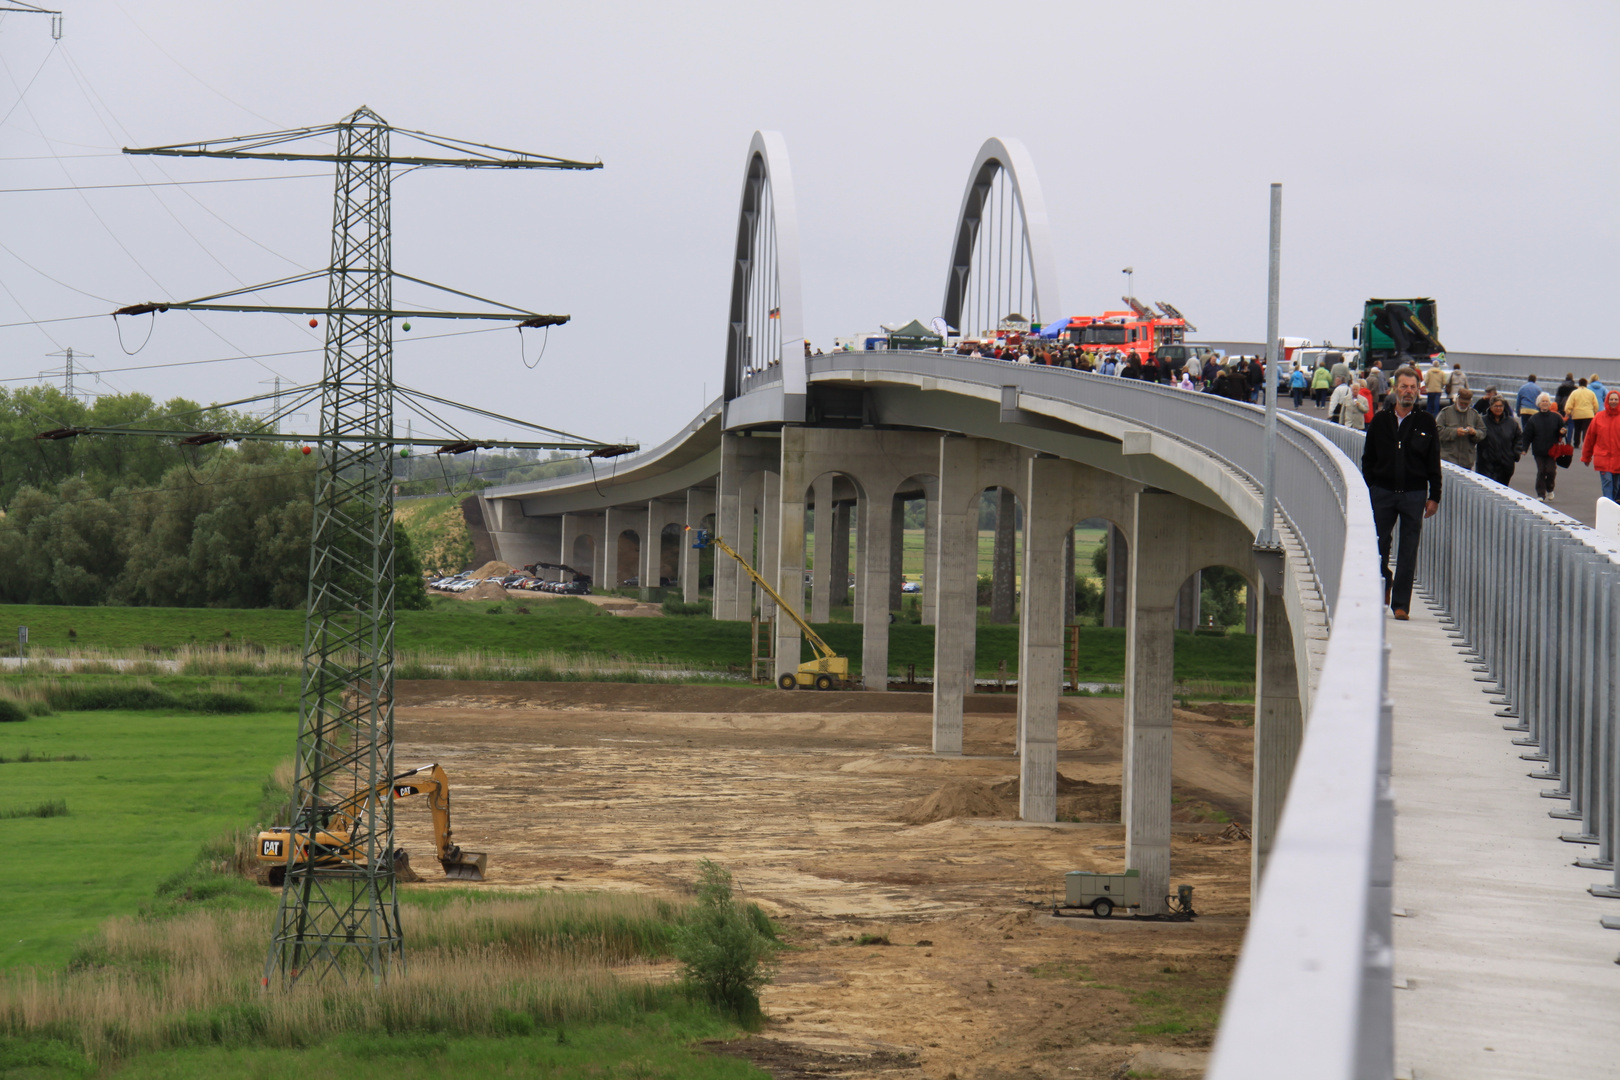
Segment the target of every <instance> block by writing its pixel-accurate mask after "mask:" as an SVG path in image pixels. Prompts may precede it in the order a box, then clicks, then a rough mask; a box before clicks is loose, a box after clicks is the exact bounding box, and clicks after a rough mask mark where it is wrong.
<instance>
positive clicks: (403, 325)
mask: <svg viewBox="0 0 1620 1080" xmlns="http://www.w3.org/2000/svg"><path fill="white" fill-rule="evenodd" d="M399 328H400V329H401V330H403V331H405V332H406V333H407V334H408V333H410V332H411V324H410V323H400V324H399Z"/></svg>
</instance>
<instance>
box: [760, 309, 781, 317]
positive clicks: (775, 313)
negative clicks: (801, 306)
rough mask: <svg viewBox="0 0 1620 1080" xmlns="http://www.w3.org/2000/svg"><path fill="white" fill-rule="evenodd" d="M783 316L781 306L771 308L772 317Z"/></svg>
mask: <svg viewBox="0 0 1620 1080" xmlns="http://www.w3.org/2000/svg"><path fill="white" fill-rule="evenodd" d="M755 310H756V311H757V310H758V308H756V309H755ZM781 317H782V309H781V308H779V307H773V308H771V318H773V319H780V318H781Z"/></svg>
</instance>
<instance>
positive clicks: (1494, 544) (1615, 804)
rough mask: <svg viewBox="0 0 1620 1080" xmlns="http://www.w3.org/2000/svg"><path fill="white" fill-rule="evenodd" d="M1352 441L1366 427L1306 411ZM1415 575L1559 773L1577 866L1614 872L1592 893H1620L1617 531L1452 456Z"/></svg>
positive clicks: (1340, 440) (1518, 725)
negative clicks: (1579, 851)
mask: <svg viewBox="0 0 1620 1080" xmlns="http://www.w3.org/2000/svg"><path fill="white" fill-rule="evenodd" d="M1308 423H1309V425H1310V426H1311V427H1312V428H1314V429H1316V430H1318V431H1320V432H1322V433H1323V434H1324V435H1325V436H1327V437H1328V438H1330V439H1332V440H1333V441H1334V442H1335V443H1336V444H1337V445H1338V446H1339V447H1340V448H1341V449H1343V450H1344V451H1345V452H1346V453H1353V454H1360V452H1361V449H1360V444H1361V439H1362V436H1361V434H1360V433H1359V432H1354V431H1350V430H1348V429H1346V428H1342V427H1339V426H1338V425H1336V424H1328V423H1324V422H1322V421H1317V420H1312V421H1308ZM1418 584H1419V588H1420V589H1421V591H1422V592H1423V594H1424V595H1425V596H1426V597H1427V598H1428V600H1429V601H1430V602H1431V603H1432V604H1434V605H1435V607H1437V608H1439V609H1440V610H1441V611H1442V612H1444V613H1445V617H1446V620H1447V621H1448V622H1449V623H1450V625H1451V627H1452V630H1453V634H1454V636H1456V637H1457V638H1459V639H1461V641H1462V642H1463V643H1464V644H1465V645H1466V646H1467V649H1468V651H1469V653H1470V654H1471V656H1472V659H1473V660H1474V664H1475V667H1476V670H1478V671H1479V673H1480V674H1479V679H1480V681H1481V682H1484V683H1487V684H1488V685H1489V688H1491V689H1493V690H1494V691H1495V692H1496V694H1497V695H1498V696H1497V698H1496V704H1498V705H1499V706H1501V710H1500V711H1499V712H1498V713H1497V715H1498V716H1499V717H1501V718H1502V719H1503V720H1504V721H1505V722H1504V723H1503V725H1502V726H1503V728H1505V729H1506V730H1507V731H1510V732H1514V733H1516V734H1517V735H1518V737H1517V738H1515V739H1514V740H1513V742H1514V743H1515V744H1516V745H1518V746H1522V747H1524V748H1525V752H1524V753H1523V754H1521V755H1520V756H1521V757H1523V758H1524V759H1525V760H1526V761H1528V762H1534V763H1540V764H1541V765H1542V768H1541V771H1540V772H1537V773H1532V774H1531V775H1532V777H1533V778H1534V779H1538V780H1542V781H1545V782H1547V783H1548V784H1550V785H1551V786H1550V787H1547V788H1546V789H1544V790H1543V791H1542V792H1541V794H1542V795H1543V796H1544V797H1545V798H1547V799H1549V800H1551V801H1550V802H1549V804H1548V805H1549V808H1550V809H1549V812H1548V816H1549V817H1551V818H1553V819H1554V820H1558V821H1564V822H1567V823H1568V825H1567V827H1566V829H1565V830H1564V831H1562V833H1561V838H1562V839H1564V840H1567V841H1570V842H1571V843H1575V844H1581V845H1585V846H1587V847H1588V849H1589V850H1588V851H1587V852H1586V855H1585V857H1583V858H1578V859H1576V860H1575V864H1576V865H1577V866H1581V867H1585V868H1587V869H1590V870H1598V871H1604V872H1607V874H1608V875H1609V878H1608V880H1607V881H1604V882H1601V883H1598V884H1594V885H1592V886H1591V887H1590V889H1589V891H1590V892H1591V893H1592V894H1593V895H1595V896H1604V897H1613V898H1620V870H1617V869H1616V865H1615V847H1616V833H1617V831H1620V801H1617V800H1620V732H1617V730H1616V726H1617V724H1620V717H1617V714H1620V688H1617V687H1616V685H1615V672H1616V671H1620V593H1617V590H1616V586H1617V585H1620V541H1617V540H1616V538H1615V537H1610V536H1604V535H1602V534H1600V533H1598V532H1597V531H1596V530H1594V529H1592V528H1590V527H1588V526H1586V525H1583V524H1582V523H1581V522H1579V521H1576V520H1575V519H1574V518H1571V517H1569V516H1568V515H1567V514H1562V513H1559V512H1558V511H1557V510H1554V509H1552V508H1551V507H1549V506H1547V505H1546V504H1545V503H1543V502H1541V501H1540V500H1539V499H1535V498H1532V497H1531V496H1529V495H1524V494H1521V493H1520V492H1517V491H1514V490H1513V489H1511V488H1508V487H1505V486H1504V485H1502V484H1498V483H1496V482H1495V481H1494V480H1489V479H1486V478H1485V477H1483V476H1480V475H1479V474H1478V473H1473V472H1468V471H1465V470H1463V469H1459V468H1457V467H1456V466H1453V465H1447V466H1446V474H1445V490H1444V498H1443V499H1442V502H1441V512H1440V514H1439V515H1437V516H1436V517H1434V518H1432V519H1430V520H1429V521H1428V522H1427V523H1426V524H1425V525H1424V528H1423V545H1422V547H1421V548H1420V549H1419V560H1418Z"/></svg>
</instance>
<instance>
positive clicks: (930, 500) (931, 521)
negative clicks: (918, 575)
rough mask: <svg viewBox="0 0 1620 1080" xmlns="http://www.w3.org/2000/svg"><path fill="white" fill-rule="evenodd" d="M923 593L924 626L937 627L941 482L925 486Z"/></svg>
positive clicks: (929, 482)
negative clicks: (936, 588)
mask: <svg viewBox="0 0 1620 1080" xmlns="http://www.w3.org/2000/svg"><path fill="white" fill-rule="evenodd" d="M923 492H924V494H923V498H924V499H925V500H926V501H925V502H924V508H923V580H922V584H923V591H922V624H923V625H924V626H935V625H937V624H938V622H939V613H938V611H937V610H936V609H935V607H934V604H935V599H934V598H935V597H936V596H937V595H938V594H937V593H936V592H935V591H934V579H935V578H936V577H938V576H939V481H938V480H930V481H926V482H924V484H923Z"/></svg>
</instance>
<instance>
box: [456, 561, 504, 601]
mask: <svg viewBox="0 0 1620 1080" xmlns="http://www.w3.org/2000/svg"><path fill="white" fill-rule="evenodd" d="M491 565H494V564H493V563H492V564H491ZM461 598H462V599H463V600H505V599H506V590H505V589H503V588H501V587H500V586H499V585H497V584H495V583H494V582H493V581H480V582H479V583H478V584H477V585H474V586H473V587H472V588H470V589H468V590H467V591H466V592H464V593H462V594H461Z"/></svg>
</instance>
